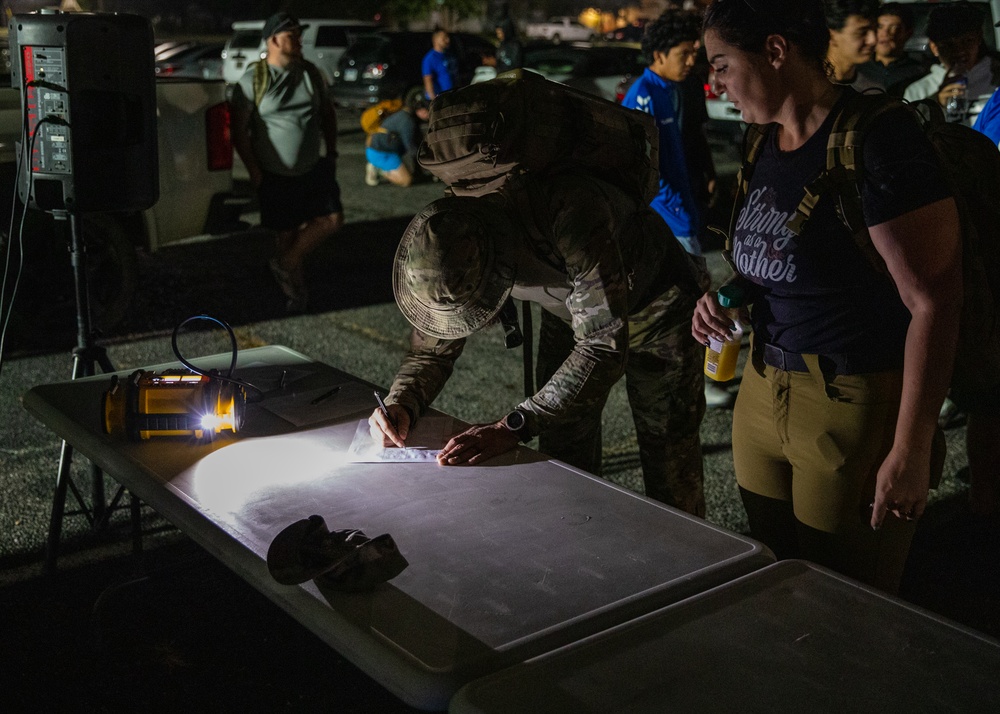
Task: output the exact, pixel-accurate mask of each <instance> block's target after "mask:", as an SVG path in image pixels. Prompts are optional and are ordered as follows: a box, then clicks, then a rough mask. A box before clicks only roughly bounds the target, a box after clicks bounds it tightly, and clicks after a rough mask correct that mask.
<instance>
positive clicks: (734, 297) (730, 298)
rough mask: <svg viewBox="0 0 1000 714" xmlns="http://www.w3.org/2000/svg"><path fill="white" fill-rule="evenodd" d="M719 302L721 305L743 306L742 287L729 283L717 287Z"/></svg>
mask: <svg viewBox="0 0 1000 714" xmlns="http://www.w3.org/2000/svg"><path fill="white" fill-rule="evenodd" d="M719 304H720V305H722V307H743V288H741V287H740V286H739V285H734V284H729V285H723V286H722V287H721V288H719Z"/></svg>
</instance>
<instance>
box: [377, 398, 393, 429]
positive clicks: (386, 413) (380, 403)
mask: <svg viewBox="0 0 1000 714" xmlns="http://www.w3.org/2000/svg"><path fill="white" fill-rule="evenodd" d="M375 401H376V402H378V408H379V409H380V410H381V412H382V414H383V416H385V418H386V421H388V422H389V424H390V425H391V426H392V428H393V429H395V428H396V420H395V419H393V418H392V417H391V416H389V410H388V409H386V408H385V402H383V401H382V395H381V394H379V393H378V390H377V389H376V390H375Z"/></svg>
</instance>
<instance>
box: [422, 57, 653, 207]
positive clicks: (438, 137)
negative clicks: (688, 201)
mask: <svg viewBox="0 0 1000 714" xmlns="http://www.w3.org/2000/svg"><path fill="white" fill-rule="evenodd" d="M657 147H658V138H657V133H656V125H655V123H654V121H653V118H652V117H651V116H650V115H648V114H645V113H643V112H637V111H633V110H631V109H626V108H625V107H622V106H620V105H618V104H615V103H614V102H609V101H607V100H605V99H600V98H598V97H594V96H591V95H589V94H585V93H583V92H580V91H577V90H575V89H571V88H569V87H566V86H565V85H562V84H558V83H556V82H551V81H549V80H547V79H545V78H543V77H542V76H541V75H538V74H535V73H533V72H524V71H522V70H513V71H510V72H504V73H503V74H500V75H498V76H497V77H496V78H495V79H491V80H489V81H487V82H481V83H478V84H472V85H469V86H467V87H463V88H461V89H457V90H453V91H450V92H445V93H443V94H441V95H439V96H438V97H436V98H435V99H434V101H433V102H431V107H430V117H429V120H428V126H427V134H426V136H425V138H424V140H423V142H422V143H421V145H420V150H419V153H418V155H417V161H418V162H419V163H420V165H421V166H423V167H424V168H425V169H426V170H427V171H429V172H431V173H432V174H434V175H435V176H437V177H438V178H439V179H441V181H443V182H444V183H445V184H446V185H448V186H449V187H450V188H451V190H452V191H453V192H454V193H455V194H456V195H459V196H481V195H483V194H486V193H489V192H491V191H494V190H496V189H498V188H500V187H501V186H502V185H504V184H505V183H507V181H508V180H510V179H511V178H512V177H514V176H516V175H518V174H520V173H523V172H525V171H542V170H545V171H552V172H555V171H559V170H561V169H564V168H566V169H572V170H584V171H586V172H587V173H589V174H591V175H593V176H595V177H597V178H599V179H602V180H604V181H607V182H608V183H610V184H612V185H614V186H617V187H619V188H621V189H623V190H625V191H626V192H627V193H629V194H630V195H637V196H641V197H642V200H643V201H644V202H646V203H648V202H649V201H650V200H652V198H653V196H655V195H656V192H657V190H658V189H659V164H658V154H657Z"/></svg>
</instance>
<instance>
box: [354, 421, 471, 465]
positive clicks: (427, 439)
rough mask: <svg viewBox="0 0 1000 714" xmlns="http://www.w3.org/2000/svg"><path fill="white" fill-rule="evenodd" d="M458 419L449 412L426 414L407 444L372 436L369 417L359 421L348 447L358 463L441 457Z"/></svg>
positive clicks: (410, 434)
mask: <svg viewBox="0 0 1000 714" xmlns="http://www.w3.org/2000/svg"><path fill="white" fill-rule="evenodd" d="M453 422H454V420H453V419H452V418H451V417H449V416H430V417H423V418H422V419H420V420H419V421H418V422H417V426H416V428H414V429H413V431H411V432H410V433H409V435H408V436H407V437H406V448H404V449H400V448H399V447H396V446H392V447H383V446H380V445H379V444H377V443H375V441H374V440H372V437H371V431H370V430H369V426H368V420H367V419H363V420H361V421H359V422H358V426H357V429H355V431H354V440H353V441H351V446H350V448H349V449H348V450H347V451H348V454H349V455H350V460H351V461H352V462H354V463H397V462H400V461H437V455H438V452H439V451H441V448H442V447H443V446H444V445H445V443H446V442H447V441H448V439H449V438H450V437H451V432H452V431H453V430H454V426H453Z"/></svg>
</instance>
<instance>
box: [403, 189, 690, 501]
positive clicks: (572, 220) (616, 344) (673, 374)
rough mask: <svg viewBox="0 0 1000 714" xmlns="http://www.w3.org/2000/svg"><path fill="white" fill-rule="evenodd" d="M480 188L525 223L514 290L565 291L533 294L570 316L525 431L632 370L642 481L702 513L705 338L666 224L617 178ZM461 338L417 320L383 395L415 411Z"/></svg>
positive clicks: (561, 421)
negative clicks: (694, 333)
mask: <svg viewBox="0 0 1000 714" xmlns="http://www.w3.org/2000/svg"><path fill="white" fill-rule="evenodd" d="M479 200H484V201H485V200H489V201H494V202H496V203H497V205H499V206H500V207H502V208H503V209H504V210H506V211H508V214H509V215H510V216H511V218H512V219H513V221H514V223H515V226H518V227H520V228H521V229H522V230H521V231H520V234H519V235H512V236H510V240H511V241H512V242H514V245H513V246H508V248H512V249H511V250H510V253H511V254H512V256H513V257H512V260H513V262H514V264H515V289H514V296H515V297H519V298H520V297H521V296H522V295H531V294H532V291H537V292H539V293H544V294H545V295H547V296H553V295H557V296H560V298H562V301H561V303H560V304H557V305H555V306H553V305H552V304H547V303H546V301H544V300H539V302H540V303H541V304H542V306H543V307H544V308H546V309H547V310H549V311H550V312H555V313H558V314H560V315H561V316H563V317H565V319H566V321H567V322H568V323H569V326H570V328H571V334H572V339H571V340H570V342H569V349H568V350H566V351H564V352H563V353H562V355H564V356H562V358H561V359H558V360H557V362H558V364H557V365H556V366H554V368H553V370H552V373H551V376H549V377H548V378H547V379H545V380H540V382H539V383H540V384H541V386H540V388H539V389H538V391H537V392H536V394H534V395H533V396H532V397H530V398H529V399H527V400H525V401H524V402H522V403H521V404H520V405H518V408H519V409H521V410H523V411H524V412H526V414H527V417H528V424H527V431H528V433H530V434H532V435H538V434H545V433H562V432H555V431H553V430H555V429H557V428H558V427H559V426H560V425H568V424H573V423H576V422H578V420H579V419H580V415H581V414H589V415H592V416H593V418H596V419H598V420H599V418H600V413H601V410H602V408H603V406H604V403H605V401H606V400H607V396H608V392H609V391H610V389H611V387H612V386H613V385H614V384H615V383H616V382H617V381H618V380H619V379H620V378H621V377H622V376H623V375H625V374H626V372H627V371H628V372H629V373H630V374H634V376H633V377H632V380H631V381H633V382H635V383H636V384H641V385H642V387H641V391H642V392H643V394H639V395H636V397H635V399H633V400H632V404H633V410H634V412H635V414H637V415H638V416H635V414H634V417H635V419H636V426H637V430H638V429H639V426H640V424H641V425H642V433H643V435H644V437H643V439H644V440H643V442H642V446H641V447H640V449H641V451H642V452H643V457H642V462H643V466H644V474H646V473H647V472H648V478H649V482H648V485H647V492H648V493H649V495H651V496H653V497H656V498H660V500H664V501H666V502H670V503H674V504H675V505H680V504H682V503H683V504H685V505H684V506H682V507H684V509H685V510H687V511H689V512H692V513H699V514H703V513H704V499H703V497H702V496H701V452H700V446H699V445H698V439H697V434H698V427H699V425H700V422H701V416H702V414H703V412H704V395H703V394H702V381H701V380H702V377H701V354H702V352H701V350H702V348H701V347H700V345H697V344H696V343H695V342H694V340H693V338H692V337H691V335H690V324H691V316H692V314H693V310H694V304H695V302H696V300H697V299H698V297H699V296H700V295H701V288H700V286H699V285H698V282H697V271H696V270H695V268H694V267H693V265H692V263H691V262H690V260H689V259H688V257H687V254H686V253H684V251H683V249H682V248H681V247H680V245H679V244H678V243H677V241H676V240H675V239H674V238H673V236H672V235H671V234H670V232H669V229H668V228H667V227H666V224H665V223H663V221H662V220H661V219H660V218H659V217H655V213H652V212H650V211H649V209H648V208H647V207H646V206H644V205H642V204H640V203H639V202H638V201H636V200H633V199H630V198H629V197H628V196H626V195H625V194H624V193H622V192H621V191H620V190H618V189H616V188H614V187H613V186H611V185H609V184H606V183H603V182H601V181H598V180H596V179H592V178H589V177H584V176H557V177H552V178H551V179H550V180H548V181H535V180H533V179H530V178H525V179H523V180H522V181H520V182H516V183H512V184H509V185H508V186H506V187H505V188H504V189H503V190H502V191H501V192H498V193H497V194H491V195H489V196H486V197H483V198H482V199H479ZM650 215H652V216H654V217H655V220H652V219H651V218H650ZM625 256H628V260H626V258H625ZM519 293H520V294H519ZM567 332H569V331H567ZM464 344H465V343H464V340H438V339H435V338H431V337H428V336H426V335H422V334H420V333H419V332H417V331H415V332H414V335H413V336H412V337H411V348H410V351H409V352H408V354H407V355H406V357H405V358H404V360H403V363H402V365H401V366H400V369H399V371H398V372H397V374H396V378H395V380H394V382H393V385H392V389H391V390H390V394H389V397H388V400H387V401H389V402H397V403H400V404H403V405H405V406H407V407H409V408H411V409H412V410H413V411H414V412H415V413H416V414H420V413H422V412H423V410H424V409H425V408H426V407H427V406H428V405H429V404H430V403H431V402H432V401H433V399H434V397H435V396H437V394H438V393H440V391H441V389H442V388H443V387H444V383H445V382H446V381H447V379H448V377H449V376H450V375H451V372H452V369H453V367H454V362H455V360H457V359H458V357H459V355H460V354H461V352H462V349H463V348H464ZM540 352H541V346H540ZM539 359H540V360H541V359H542V355H541V354H540V355H539ZM626 364H628V365H629V367H628V368H627V367H626ZM692 385H696V386H697V388H694V387H693V386H692ZM630 398H631V391H630ZM512 407H513V405H512ZM508 411H510V409H505V410H503V411H502V412H501V413H498V414H497V418H498V419H499V418H501V417H502V416H503V414H504V413H506V412H508ZM678 412H680V413H678ZM563 431H564V430H563ZM570 431H571V432H572V431H574V430H573V429H572V428H571V429H570ZM588 438H589V439H592V436H590V437H588ZM547 441H550V440H548V439H547ZM543 450H544V449H543ZM675 451H676V455H675ZM681 451H685V453H684V454H681V453H680V452H681ZM552 455H555V454H552ZM694 462H697V468H695V467H694V466H693V464H694ZM677 469H682V470H683V471H684V473H685V476H684V477H683V479H682V480H683V482H684V483H685V484H687V483H688V482H689V481H694V482H696V483H692V484H690V485H689V486H684V487H683V488H682V487H681V486H679V485H677V486H675V485H673V484H672V483H670V479H673V478H674V476H672V475H671V476H669V477H668V476H667V473H668V472H669V473H670V474H673V473H674V471H675V470H677ZM588 470H591V471H593V470H595V469H588ZM596 470H597V471H599V464H598V468H597V469H596ZM688 474H690V475H688ZM688 490H690V491H692V493H690V494H688V493H686V491H688ZM675 492H676V495H675ZM699 503H700V506H699V505H698V504H699Z"/></svg>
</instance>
